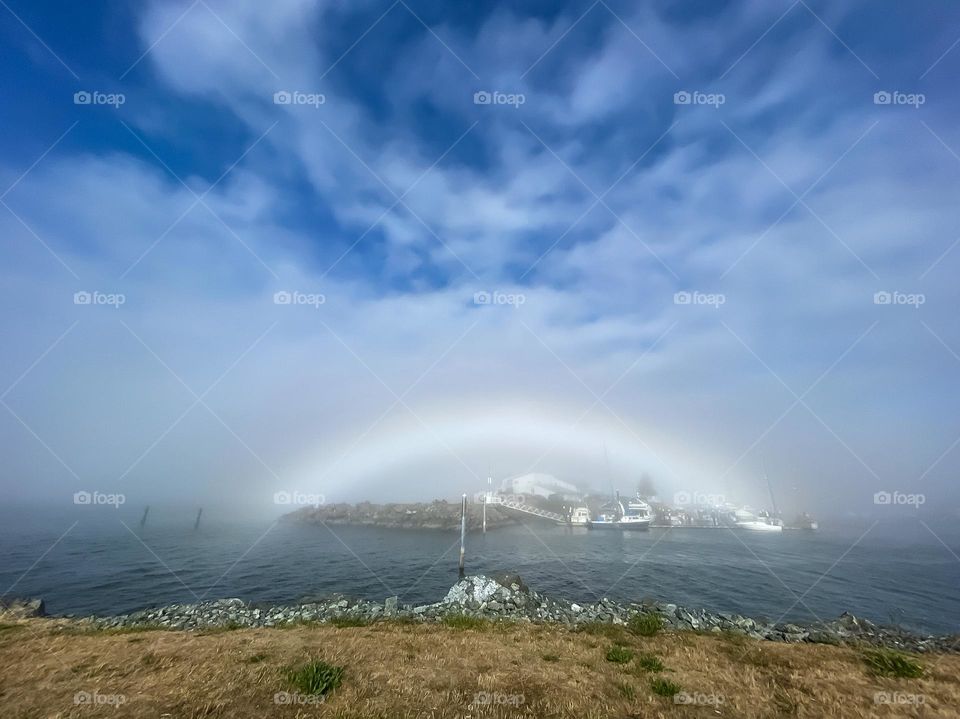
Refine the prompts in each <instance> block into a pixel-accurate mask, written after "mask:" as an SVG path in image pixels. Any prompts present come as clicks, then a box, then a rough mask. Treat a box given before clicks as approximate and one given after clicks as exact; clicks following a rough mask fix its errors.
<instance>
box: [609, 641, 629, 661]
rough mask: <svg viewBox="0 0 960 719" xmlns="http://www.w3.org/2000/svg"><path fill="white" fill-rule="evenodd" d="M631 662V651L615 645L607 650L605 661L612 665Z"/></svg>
mask: <svg viewBox="0 0 960 719" xmlns="http://www.w3.org/2000/svg"><path fill="white" fill-rule="evenodd" d="M632 660H633V650H632V649H627V648H626V647H621V646H620V645H619V644H615V645H614V646H612V647H610V648H609V649H608V650H607V661H608V662H613V663H614V664H629V663H630V662H631V661H632Z"/></svg>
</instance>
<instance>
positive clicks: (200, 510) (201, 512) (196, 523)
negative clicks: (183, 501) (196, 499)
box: [193, 507, 203, 530]
mask: <svg viewBox="0 0 960 719" xmlns="http://www.w3.org/2000/svg"><path fill="white" fill-rule="evenodd" d="M202 514H203V507H200V509H199V510H197V521H195V522H194V523H193V528H194V530H196V529H199V528H200V515H202Z"/></svg>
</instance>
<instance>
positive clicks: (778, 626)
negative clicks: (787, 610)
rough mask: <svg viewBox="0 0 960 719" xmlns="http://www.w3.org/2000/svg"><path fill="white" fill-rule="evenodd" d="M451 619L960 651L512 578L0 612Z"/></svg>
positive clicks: (120, 621) (253, 624)
mask: <svg viewBox="0 0 960 719" xmlns="http://www.w3.org/2000/svg"><path fill="white" fill-rule="evenodd" d="M451 616H466V617H470V618H473V619H477V620H482V621H488V622H493V623H501V622H503V623H507V622H515V623H522V624H532V625H556V626H559V627H562V628H567V629H570V630H579V629H582V628H583V627H585V626H590V625H595V624H610V625H620V626H624V625H627V624H628V623H630V622H631V620H634V619H635V618H637V617H647V618H649V619H650V620H651V621H653V622H655V623H657V625H658V626H662V628H663V629H664V630H667V631H676V632H695V633H710V634H717V635H738V636H741V637H744V638H750V639H755V640H762V641H769V642H781V643H790V644H800V643H809V644H832V645H870V646H874V647H882V648H888V649H895V650H904V651H911V652H918V653H928V652H950V653H958V652H960V635H956V634H955V635H940V636H935V635H925V634H918V633H913V632H909V631H907V630H904V629H902V628H899V627H890V626H880V625H877V624H874V623H873V622H870V621H869V620H866V619H861V618H858V617H855V616H854V615H852V614H850V613H847V612H844V613H843V614H842V615H840V617H838V618H837V619H834V620H832V621H826V622H823V623H816V624H802V625H801V624H796V623H790V622H780V623H774V622H771V621H767V620H762V619H753V618H750V617H745V616H741V615H738V614H733V613H727V612H716V613H713V612H708V611H706V610H704V609H691V608H687V607H683V606H679V605H677V604H674V603H670V602H659V601H650V600H647V601H643V602H639V603H637V602H617V601H613V600H610V599H607V598H602V599H600V600H599V601H595V602H583V603H578V602H568V601H563V600H555V599H553V598H550V597H547V596H545V595H543V594H540V593H539V592H536V591H534V590H532V589H530V588H529V587H527V586H526V585H525V584H524V583H523V580H522V579H521V578H520V577H519V576H518V575H515V574H499V575H494V576H485V575H471V576H468V577H466V578H465V579H462V580H460V581H458V582H457V583H456V584H454V585H453V586H452V587H451V588H450V590H449V591H448V592H447V594H446V596H444V597H443V598H442V599H441V600H440V601H438V602H434V603H431V604H421V605H411V604H402V603H401V602H400V598H399V597H396V596H393V597H387V598H386V599H385V600H384V601H382V602H375V601H370V600H363V599H352V598H348V597H344V596H340V595H335V596H332V597H328V598H323V599H316V600H312V599H311V600H308V601H302V602H300V603H297V604H277V605H265V604H259V603H248V602H244V601H243V600H241V599H235V598H234V599H218V600H210V601H204V602H199V603H192V604H186V603H185V604H170V605H166V606H160V607H154V608H149V609H143V610H140V611H136V612H132V613H129V614H121V615H115V616H88V617H73V616H54V617H48V616H47V615H46V613H45V608H44V605H43V601H42V600H39V599H33V600H12V601H7V602H5V604H4V606H0V619H4V620H10V619H26V618H37V617H42V618H44V619H45V620H47V621H52V622H55V623H57V624H59V625H61V626H64V627H67V628H73V629H79V630H84V629H85V630H89V631H92V632H97V631H107V632H109V631H120V630H130V629H136V628H146V629H166V630H171V631H204V630H224V629H246V628H285V627H290V626H296V625H309V624H333V625H336V626H364V625H369V624H374V623H378V622H383V621H394V622H400V623H420V624H430V623H443V622H445V621H447V620H448V618H449V617H451Z"/></svg>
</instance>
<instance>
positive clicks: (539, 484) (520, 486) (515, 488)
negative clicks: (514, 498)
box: [500, 472, 581, 502]
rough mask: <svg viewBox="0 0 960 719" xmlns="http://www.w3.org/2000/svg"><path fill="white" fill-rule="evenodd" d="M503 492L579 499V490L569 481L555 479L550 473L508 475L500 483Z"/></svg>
mask: <svg viewBox="0 0 960 719" xmlns="http://www.w3.org/2000/svg"><path fill="white" fill-rule="evenodd" d="M500 492H501V493H503V494H523V495H527V496H530V497H543V498H545V499H546V498H547V497H550V496H551V495H555V494H557V495H560V496H561V497H563V499H565V500H567V501H570V502H576V501H579V500H580V496H581V493H580V490H578V489H577V487H576V486H575V485H573V484H570V482H564V481H563V480H560V479H557V478H556V477H554V476H553V475H552V474H543V473H540V472H533V473H530V474H521V475H520V476H519V477H510V478H509V479H505V480H503V482H501V484H500Z"/></svg>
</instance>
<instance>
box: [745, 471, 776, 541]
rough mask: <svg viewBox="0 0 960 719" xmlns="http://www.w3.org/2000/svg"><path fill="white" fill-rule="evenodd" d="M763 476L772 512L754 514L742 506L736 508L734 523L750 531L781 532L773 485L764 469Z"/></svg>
mask: <svg viewBox="0 0 960 719" xmlns="http://www.w3.org/2000/svg"><path fill="white" fill-rule="evenodd" d="M763 478H764V479H765V480H766V482H767V490H768V491H769V492H770V504H771V505H773V514H771V513H770V512H765V511H760V512H757V513H756V514H754V513H753V512H751V511H750V510H748V509H747V508H746V507H744V508H743V509H738V510H737V512H736V515H735V516H736V519H735V524H736V526H737V528H738V529H746V530H749V531H751V532H782V531H783V520H782V519H780V512H779V511H778V510H777V500H776V499H774V496H773V485H772V484H770V477H768V476H767V470H766V469H764V470H763Z"/></svg>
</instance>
